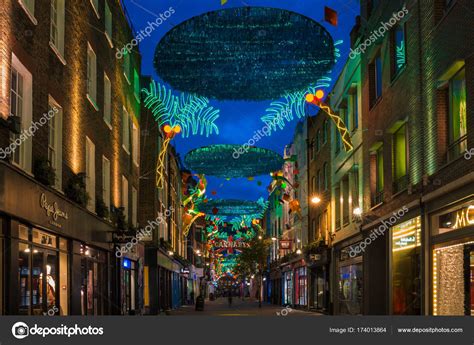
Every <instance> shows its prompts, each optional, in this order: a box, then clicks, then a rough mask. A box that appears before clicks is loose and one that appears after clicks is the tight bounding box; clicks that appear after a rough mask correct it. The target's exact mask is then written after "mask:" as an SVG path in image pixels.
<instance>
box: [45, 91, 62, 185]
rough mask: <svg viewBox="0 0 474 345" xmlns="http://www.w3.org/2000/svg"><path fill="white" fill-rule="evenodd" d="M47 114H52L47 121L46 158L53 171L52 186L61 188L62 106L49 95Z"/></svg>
mask: <svg viewBox="0 0 474 345" xmlns="http://www.w3.org/2000/svg"><path fill="white" fill-rule="evenodd" d="M49 114H54V116H53V117H52V118H51V119H50V120H49V121H48V132H49V135H48V160H49V164H51V167H52V168H53V169H54V171H55V180H54V187H55V188H56V189H61V187H62V186H61V182H62V142H63V140H62V139H63V138H62V135H63V131H62V115H63V114H62V108H61V107H60V106H59V105H58V103H57V102H56V101H54V99H53V98H52V97H49Z"/></svg>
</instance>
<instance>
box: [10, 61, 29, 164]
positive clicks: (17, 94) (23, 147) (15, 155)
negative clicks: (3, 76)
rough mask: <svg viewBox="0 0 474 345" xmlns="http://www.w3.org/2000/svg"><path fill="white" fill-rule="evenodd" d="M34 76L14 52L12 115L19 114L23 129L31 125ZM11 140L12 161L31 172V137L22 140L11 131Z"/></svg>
mask: <svg viewBox="0 0 474 345" xmlns="http://www.w3.org/2000/svg"><path fill="white" fill-rule="evenodd" d="M32 85H33V77H32V75H31V73H30V72H29V71H28V70H27V69H26V67H25V66H24V65H23V64H22V63H21V62H20V60H18V58H17V57H16V55H14V54H12V65H11V78H10V116H17V117H18V119H19V120H20V122H21V131H24V130H27V129H28V128H29V127H30V126H31V121H32V109H33V104H32V103H33V95H32ZM10 142H11V143H14V142H16V143H18V142H20V145H17V144H13V147H15V149H14V151H13V152H12V154H11V161H12V163H13V164H15V165H18V166H19V167H20V168H21V169H23V170H25V171H27V172H31V147H32V140H31V137H29V138H27V139H26V140H25V141H22V140H21V137H20V134H15V133H12V132H11V133H10Z"/></svg>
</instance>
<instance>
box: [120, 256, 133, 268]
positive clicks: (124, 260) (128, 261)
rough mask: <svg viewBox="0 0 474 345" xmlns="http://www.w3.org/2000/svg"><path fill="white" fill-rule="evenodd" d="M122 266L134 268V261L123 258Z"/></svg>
mask: <svg viewBox="0 0 474 345" xmlns="http://www.w3.org/2000/svg"><path fill="white" fill-rule="evenodd" d="M122 267H123V268H126V269H130V268H132V262H131V261H130V259H127V258H123V261H122Z"/></svg>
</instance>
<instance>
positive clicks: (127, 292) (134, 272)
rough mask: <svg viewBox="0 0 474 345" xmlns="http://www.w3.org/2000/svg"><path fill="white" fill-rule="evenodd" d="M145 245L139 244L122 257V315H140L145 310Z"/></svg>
mask: <svg viewBox="0 0 474 345" xmlns="http://www.w3.org/2000/svg"><path fill="white" fill-rule="evenodd" d="M142 252H143V245H142V244H138V245H137V247H136V248H134V250H133V251H132V252H131V253H129V254H128V255H127V256H124V257H122V258H121V259H120V262H121V263H120V292H121V293H120V296H121V311H122V315H138V314H142V313H143V312H144V310H143V285H144V284H143V256H141V253H142Z"/></svg>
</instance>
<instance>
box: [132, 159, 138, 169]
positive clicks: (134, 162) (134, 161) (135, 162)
mask: <svg viewBox="0 0 474 345" xmlns="http://www.w3.org/2000/svg"><path fill="white" fill-rule="evenodd" d="M133 164H135V166H136V167H137V168H139V167H140V165H139V164H138V162H137V161H136V160H133Z"/></svg>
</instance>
